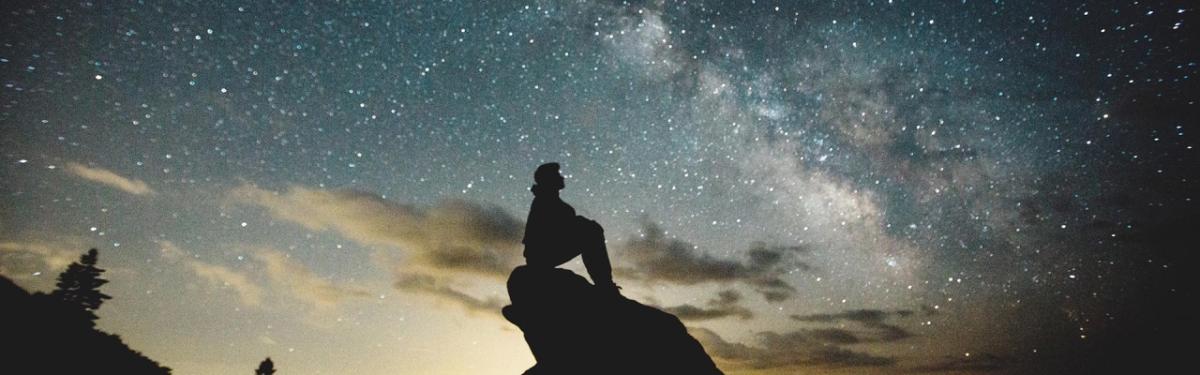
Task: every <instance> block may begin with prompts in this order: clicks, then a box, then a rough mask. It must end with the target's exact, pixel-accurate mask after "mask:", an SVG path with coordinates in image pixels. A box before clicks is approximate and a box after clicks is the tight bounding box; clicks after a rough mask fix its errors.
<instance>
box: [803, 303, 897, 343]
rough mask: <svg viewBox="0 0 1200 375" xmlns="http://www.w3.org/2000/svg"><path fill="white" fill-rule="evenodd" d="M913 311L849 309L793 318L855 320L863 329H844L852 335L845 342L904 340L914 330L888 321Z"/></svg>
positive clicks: (828, 320)
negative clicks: (910, 330) (834, 312)
mask: <svg viewBox="0 0 1200 375" xmlns="http://www.w3.org/2000/svg"><path fill="white" fill-rule="evenodd" d="M912 314H913V312H912V311H910V310H895V311H883V310H870V309H861V310H847V311H843V312H841V313H837V314H812V315H792V316H791V318H792V320H795V321H800V322H818V323H837V322H846V321H848V322H854V323H858V324H859V325H861V326H862V327H863V328H864V330H863V331H858V332H855V331H849V330H842V331H844V333H845V334H847V335H850V337H852V338H849V339H847V340H846V341H845V342H842V343H844V344H851V343H859V342H892V341H898V340H903V339H906V338H909V337H912V335H913V334H912V332H909V331H908V330H906V329H904V328H901V327H900V326H896V325H893V324H889V323H887V322H886V320H887V319H888V318H892V317H901V318H903V317H908V316H910V315H912Z"/></svg>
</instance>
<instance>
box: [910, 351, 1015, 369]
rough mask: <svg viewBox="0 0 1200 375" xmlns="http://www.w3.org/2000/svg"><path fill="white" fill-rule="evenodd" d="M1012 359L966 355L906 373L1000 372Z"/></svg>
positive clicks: (984, 354)
mask: <svg viewBox="0 0 1200 375" xmlns="http://www.w3.org/2000/svg"><path fill="white" fill-rule="evenodd" d="M1012 363H1013V359H1012V358H1008V357H1001V356H998V355H995V354H991V353H977V354H967V355H963V356H947V357H943V358H941V359H940V360H937V361H934V362H932V363H929V364H924V365H919V366H914V367H911V368H909V369H908V371H907V372H913V373H943V372H952V373H962V372H972V373H974V372H985V371H997V370H1002V369H1004V368H1006V367H1009V366H1010V365H1012Z"/></svg>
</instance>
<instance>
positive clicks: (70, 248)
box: [0, 240, 87, 290]
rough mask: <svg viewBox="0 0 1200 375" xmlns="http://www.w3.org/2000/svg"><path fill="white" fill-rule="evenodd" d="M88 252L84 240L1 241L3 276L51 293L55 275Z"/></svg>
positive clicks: (1, 268) (0, 255) (0, 261)
mask: <svg viewBox="0 0 1200 375" xmlns="http://www.w3.org/2000/svg"><path fill="white" fill-rule="evenodd" d="M86 250H87V246H86V245H85V244H84V243H83V241H75V240H54V241H42V240H26V241H4V242H0V274H3V275H5V276H8V277H10V278H12V279H14V280H18V281H21V282H23V283H25V284H26V286H27V287H31V288H33V289H41V290H48V289H50V288H53V287H54V283H53V281H54V276H55V275H57V274H58V273H59V272H62V270H64V269H66V268H67V265H69V264H71V262H74V261H76V260H78V259H79V256H80V254H83V253H84V252H85V251H86Z"/></svg>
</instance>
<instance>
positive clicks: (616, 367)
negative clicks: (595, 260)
mask: <svg viewBox="0 0 1200 375" xmlns="http://www.w3.org/2000/svg"><path fill="white" fill-rule="evenodd" d="M508 293H509V297H510V298H511V300H512V302H513V303H512V305H509V306H505V307H504V310H503V312H504V317H505V318H507V319H508V320H509V321H511V322H512V323H513V324H516V325H517V327H520V328H521V331H523V332H524V333H525V341H526V342H527V343H528V344H529V349H530V351H532V352H533V356H534V358H535V359H537V364H536V365H535V366H534V367H533V368H530V369H529V371H526V373H525V374H526V375H542V374H704V375H707V374H721V370H719V369H717V367H716V365H715V364H713V361H712V358H710V357H709V356H708V354H707V353H705V352H704V348H703V347H701V346H700V343H699V342H697V341H696V339H694V338H692V337H691V336H690V335H688V333H687V329H686V328H684V326H683V323H681V322H680V321H679V318H676V317H675V316H674V315H671V314H668V313H665V312H663V311H661V310H658V309H655V308H653V307H649V306H646V305H643V304H641V303H638V302H636V301H633V300H630V299H627V298H625V297H622V296H620V295H617V294H614V293H611V292H605V291H602V290H600V289H598V288H596V287H594V286H593V285H592V284H591V283H588V281H587V280H586V279H584V278H583V277H581V276H579V275H576V274H575V273H573V272H571V271H568V270H564V269H558V268H535V267H529V266H521V267H517V269H515V270H513V272H512V274H511V275H510V276H509V278H508Z"/></svg>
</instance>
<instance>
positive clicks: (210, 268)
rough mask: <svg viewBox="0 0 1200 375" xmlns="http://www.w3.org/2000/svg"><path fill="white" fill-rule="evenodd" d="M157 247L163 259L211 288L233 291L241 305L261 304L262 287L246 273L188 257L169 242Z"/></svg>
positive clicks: (160, 243)
mask: <svg viewBox="0 0 1200 375" xmlns="http://www.w3.org/2000/svg"><path fill="white" fill-rule="evenodd" d="M158 245H159V248H160V252H161V253H162V255H163V258H165V259H167V260H170V261H176V262H179V263H181V264H182V265H183V266H184V267H186V268H187V269H188V270H189V271H191V272H192V273H193V274H195V275H196V276H197V277H199V278H201V279H203V280H204V281H206V282H208V284H209V285H211V286H214V287H219V288H229V289H231V290H233V291H234V293H237V295H238V300H240V301H241V302H242V304H243V305H246V306H259V305H261V304H262V299H263V289H262V287H261V286H259V285H258V284H257V283H255V282H254V281H253V280H251V279H250V277H249V276H248V275H247V274H246V273H244V272H241V271H238V270H235V269H233V268H230V267H226V266H222V265H219V264H213V263H208V262H205V261H202V260H199V259H196V258H193V257H190V256H188V255H187V252H185V251H184V250H183V249H182V248H180V247H179V246H177V245H175V243H173V242H171V241H158Z"/></svg>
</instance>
